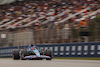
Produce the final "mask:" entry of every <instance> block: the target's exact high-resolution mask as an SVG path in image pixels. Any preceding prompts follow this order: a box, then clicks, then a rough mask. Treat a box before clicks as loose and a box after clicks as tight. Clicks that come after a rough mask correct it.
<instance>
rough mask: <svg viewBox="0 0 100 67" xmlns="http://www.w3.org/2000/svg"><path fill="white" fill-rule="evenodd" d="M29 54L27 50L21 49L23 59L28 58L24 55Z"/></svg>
mask: <svg viewBox="0 0 100 67" xmlns="http://www.w3.org/2000/svg"><path fill="white" fill-rule="evenodd" d="M25 56H27V50H22V51H21V60H26V59H25V58H24V57H25Z"/></svg>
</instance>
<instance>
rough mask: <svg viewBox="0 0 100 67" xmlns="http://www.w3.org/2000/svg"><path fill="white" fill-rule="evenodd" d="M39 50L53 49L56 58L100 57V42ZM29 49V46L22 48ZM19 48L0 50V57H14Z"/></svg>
mask: <svg viewBox="0 0 100 67" xmlns="http://www.w3.org/2000/svg"><path fill="white" fill-rule="evenodd" d="M37 46H38V48H39V49H43V50H45V49H51V50H52V52H53V56H54V57H100V42H89V43H62V44H40V45H37ZM20 48H27V46H20ZM14 49H18V46H14V47H3V48H0V57H12V52H13V50H14Z"/></svg>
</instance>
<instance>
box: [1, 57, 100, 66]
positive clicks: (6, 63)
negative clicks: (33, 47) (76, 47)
mask: <svg viewBox="0 0 100 67" xmlns="http://www.w3.org/2000/svg"><path fill="white" fill-rule="evenodd" d="M0 67H100V61H98V60H67V59H63V60H62V59H61V60H59V59H52V60H45V59H43V60H13V59H4V58H3V59H0Z"/></svg>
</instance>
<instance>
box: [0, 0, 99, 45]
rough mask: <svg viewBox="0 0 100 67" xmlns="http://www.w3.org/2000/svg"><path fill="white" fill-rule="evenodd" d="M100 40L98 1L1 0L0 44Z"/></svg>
mask: <svg viewBox="0 0 100 67" xmlns="http://www.w3.org/2000/svg"><path fill="white" fill-rule="evenodd" d="M97 41H100V0H0V47H4V46H18V45H28V44H30V43H34V44H51V43H73V42H97Z"/></svg>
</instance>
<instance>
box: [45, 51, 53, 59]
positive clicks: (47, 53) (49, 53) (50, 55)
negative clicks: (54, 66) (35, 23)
mask: <svg viewBox="0 0 100 67" xmlns="http://www.w3.org/2000/svg"><path fill="white" fill-rule="evenodd" d="M46 55H47V56H49V57H51V58H52V51H51V50H50V49H47V50H46ZM51 58H46V60H51Z"/></svg>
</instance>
